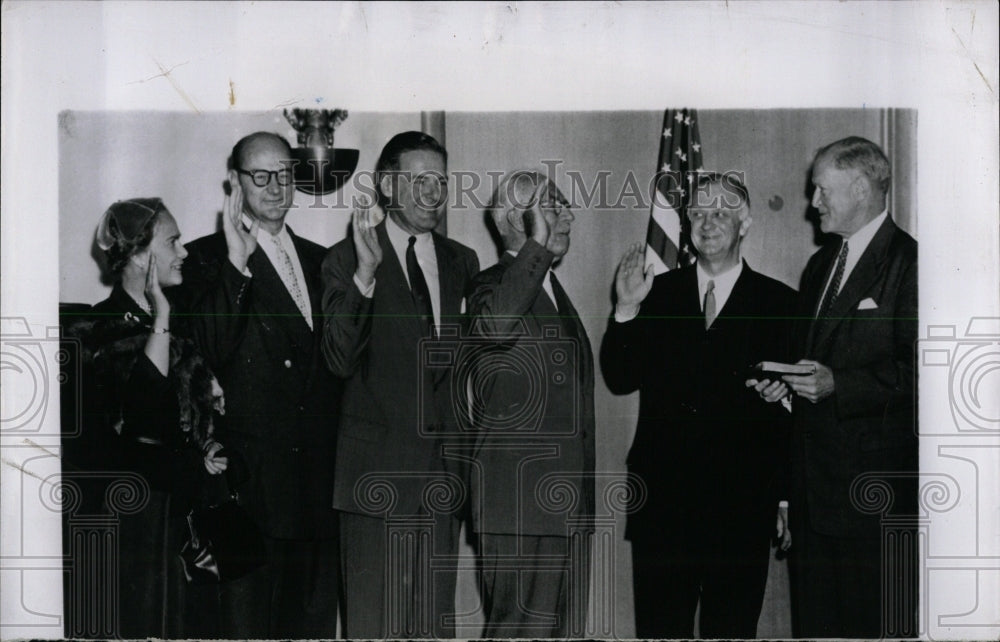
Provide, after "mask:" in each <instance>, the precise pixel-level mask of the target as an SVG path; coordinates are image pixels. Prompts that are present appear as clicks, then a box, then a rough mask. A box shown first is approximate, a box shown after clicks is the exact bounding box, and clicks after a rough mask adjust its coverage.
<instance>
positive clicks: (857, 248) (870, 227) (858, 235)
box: [816, 210, 889, 311]
mask: <svg viewBox="0 0 1000 642" xmlns="http://www.w3.org/2000/svg"><path fill="white" fill-rule="evenodd" d="M888 216H889V211H888V210H882V213H881V214H879V215H878V216H876V217H875V218H873V219H872V220H870V221H868V222H867V223H865V226H864V227H862V228H861V229H860V230H858V231H857V232H855V233H854V234H851V235H850V236H848V237H847V238H846V239H844V240H845V241H846V242H847V260H846V261H845V262H844V276H842V277H841V278H840V288H839V289H838V290H837V293H838V294H839V293H840V290H843V289H844V284H845V283H847V277H849V276H851V272H852V271H853V270H854V268H855V266H857V264H858V261H860V260H861V255H862V254H864V253H865V250H867V249H868V246H869V245H870V244H871V242H872V239H873V238H875V233H876V232H878V228H880V227H882V223H883V222H885V219H886V218H887V217H888ZM834 272H836V270H835V269H834V270H830V276H829V277H827V279H826V286H825V287H824V288H823V296H821V297H820V298H819V301H820V302H819V305H823V299H825V298H826V291H827V290H828V289H830V282H831V281H833V274H834ZM816 310H817V311H818V310H819V307H818V306H817V308H816Z"/></svg>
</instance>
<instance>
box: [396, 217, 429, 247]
mask: <svg viewBox="0 0 1000 642" xmlns="http://www.w3.org/2000/svg"><path fill="white" fill-rule="evenodd" d="M385 219H386V224H385V231H386V233H387V234H388V235H389V242H391V243H392V245H393V247H396V248H402V249H403V250H405V249H406V248H407V246H408V245H409V244H410V237H411V236H415V237H416V238H417V240H416V242H415V243H414V249H416V248H419V247H421V246H423V245H425V244H427V243H432V241H431V233H430V232H421V233H420V234H410V233H409V232H407V231H406V230H404V229H403V228H401V227H400V226H399V223H397V222H396V221H394V220H393V218H392V217H391V216H388V215H387V216H386V217H385Z"/></svg>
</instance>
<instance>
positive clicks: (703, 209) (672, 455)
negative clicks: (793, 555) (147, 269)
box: [601, 173, 794, 638]
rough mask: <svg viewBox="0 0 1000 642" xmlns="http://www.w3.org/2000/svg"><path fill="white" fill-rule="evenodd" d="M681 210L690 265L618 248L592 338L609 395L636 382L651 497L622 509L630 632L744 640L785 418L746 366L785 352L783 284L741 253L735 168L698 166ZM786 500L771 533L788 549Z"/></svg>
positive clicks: (744, 206) (742, 213)
mask: <svg viewBox="0 0 1000 642" xmlns="http://www.w3.org/2000/svg"><path fill="white" fill-rule="evenodd" d="M691 196H692V201H691V203H690V205H689V207H688V209H687V216H688V219H689V221H690V223H691V239H692V241H693V243H694V246H695V249H696V250H697V253H698V262H697V265H692V266H688V267H682V268H679V269H676V270H671V271H669V272H666V273H664V274H660V275H659V276H657V277H656V278H653V276H652V273H651V269H650V268H646V269H645V270H644V268H643V250H642V246H640V245H636V246H634V247H633V248H631V249H630V250H629V251H628V252H626V254H625V256H624V257H623V258H622V261H621V264H620V265H619V267H618V274H617V277H616V282H615V291H616V293H617V304H616V306H615V312H614V315H613V316H612V318H611V319H610V320H609V322H608V329H607V332H606V333H605V335H604V341H603V343H602V346H601V365H602V369H603V372H604V378H605V381H607V383H608V387H609V388H610V389H611V391H612V392H615V393H618V394H624V393H629V392H633V391H635V390H639V395H640V396H639V421H638V426H637V427H636V434H635V440H634V441H633V443H632V449H631V450H630V452H629V456H628V468H629V471H630V472H632V473H634V474H637V475H639V476H640V477H641V478H642V480H643V482H644V483H645V485H646V488H647V491H648V495H647V500H646V503H645V505H644V506H642V507H637V509H636V510H635V512H633V513H632V514H630V515H629V517H628V524H627V531H626V536H627V537H628V539H629V540H631V542H632V556H633V569H634V570H633V573H634V582H635V604H636V606H635V613H636V634H637V636H638V637H640V638H662V637H667V638H689V637H692V636H693V634H694V614H695V608H696V607H697V605H698V601H699V598H700V600H701V620H700V634H701V635H702V636H703V637H707V638H753V637H756V633H757V619H758V617H759V615H760V608H761V604H762V602H763V598H764V586H765V583H766V580H767V568H768V559H769V555H770V539H771V536H772V534H773V533H774V532H775V509H776V508H777V507H778V503H779V501H781V500H783V499H785V497H783V490H784V489H783V487H782V480H783V479H784V476H783V471H784V469H785V468H786V467H787V463H786V455H787V436H788V427H789V423H790V416H789V413H788V411H787V410H786V409H784V408H782V407H781V406H780V405H778V404H767V403H765V402H764V401H763V400H761V399H760V398H759V397H758V395H757V393H756V392H755V391H754V390H752V389H750V388H747V387H746V385H745V373H746V371H747V368H748V367H749V366H752V365H754V364H757V363H758V362H761V361H782V360H784V359H785V358H786V352H787V350H786V343H787V328H786V324H787V319H788V316H789V313H790V311H791V308H792V304H793V301H794V292H793V290H792V289H791V288H789V287H788V286H786V285H783V284H782V283H779V282H778V281H775V280H774V279H771V278H768V277H766V276H764V275H763V274H759V273H758V272H755V271H754V270H752V269H750V266H749V265H747V263H746V261H744V260H743V258H742V256H741V253H740V245H741V243H742V240H743V237H744V236H745V235H746V233H747V231H748V230H749V229H750V223H751V216H750V197H749V194H748V192H747V189H746V187H745V186H744V185H743V183H742V181H741V180H740V179H739V178H738V176H737V175H736V174H735V173H731V174H714V173H712V174H709V173H706V174H700V175H698V176H697V177H696V180H695V182H694V183H693V184H692V194H691ZM783 510H784V509H783V508H778V535H779V536H780V537H782V538H783V540H784V541H783V545H784V546H785V547H787V545H788V537H789V535H788V530H787V528H785V523H784V519H783V516H784V513H783Z"/></svg>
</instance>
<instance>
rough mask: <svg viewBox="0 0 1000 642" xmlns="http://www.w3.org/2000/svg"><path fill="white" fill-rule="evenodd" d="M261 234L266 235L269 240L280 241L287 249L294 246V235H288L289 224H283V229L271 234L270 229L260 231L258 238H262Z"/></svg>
mask: <svg viewBox="0 0 1000 642" xmlns="http://www.w3.org/2000/svg"><path fill="white" fill-rule="evenodd" d="M261 236H264V237H266V238H267V239H268V240H270V241H271V242H273V243H280V244H281V245H282V247H284V248H286V249H287V248H290V247H292V237H291V236H289V235H288V226H287V225H282V226H281V229H280V230H278V233H277V234H271V233H270V232H268V231H264V232H260V231H258V233H257V238H258V239H260V237H261Z"/></svg>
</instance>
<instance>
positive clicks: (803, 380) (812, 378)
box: [781, 359, 834, 403]
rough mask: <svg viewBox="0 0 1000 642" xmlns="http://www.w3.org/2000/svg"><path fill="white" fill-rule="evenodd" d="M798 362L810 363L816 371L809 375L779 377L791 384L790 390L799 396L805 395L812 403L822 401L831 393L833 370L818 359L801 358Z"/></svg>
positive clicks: (832, 390)
mask: <svg viewBox="0 0 1000 642" xmlns="http://www.w3.org/2000/svg"><path fill="white" fill-rule="evenodd" d="M798 363H799V364H803V365H807V364H811V365H814V366H815V367H816V372H815V373H813V374H811V375H783V376H782V377H781V379H782V380H783V381H784V382H785V383H787V384H788V385H789V386H791V388H792V391H793V392H795V394H797V395H798V396H800V397H805V398H806V399H807V400H809V401H811V402H812V403H817V402H819V401H822V400H824V399H826V398H827V397H829V396H830V395H832V394H833V392H834V381H833V371H832V370H830V369H829V368H828V367H826V366H824V365H823V364H822V363H819V362H818V361H811V360H809V359H802V360H800V361H799V362H798Z"/></svg>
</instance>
